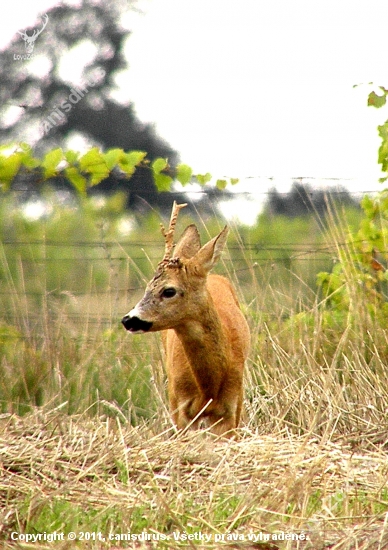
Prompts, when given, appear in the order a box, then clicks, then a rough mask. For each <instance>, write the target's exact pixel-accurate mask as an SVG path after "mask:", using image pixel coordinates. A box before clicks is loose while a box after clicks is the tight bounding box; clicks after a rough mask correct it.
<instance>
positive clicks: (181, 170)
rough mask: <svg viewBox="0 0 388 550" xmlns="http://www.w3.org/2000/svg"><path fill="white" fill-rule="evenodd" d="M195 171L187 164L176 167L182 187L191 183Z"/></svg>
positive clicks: (177, 176)
mask: <svg viewBox="0 0 388 550" xmlns="http://www.w3.org/2000/svg"><path fill="white" fill-rule="evenodd" d="M192 175H193V171H192V169H191V168H190V166H188V165H187V164H178V166H177V167H176V179H177V180H178V181H179V183H181V184H182V185H186V184H188V183H190V181H191V176H192Z"/></svg>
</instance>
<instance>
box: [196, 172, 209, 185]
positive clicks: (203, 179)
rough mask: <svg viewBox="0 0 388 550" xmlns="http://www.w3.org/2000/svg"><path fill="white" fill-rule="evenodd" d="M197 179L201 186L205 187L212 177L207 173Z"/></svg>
mask: <svg viewBox="0 0 388 550" xmlns="http://www.w3.org/2000/svg"><path fill="white" fill-rule="evenodd" d="M195 178H196V180H197V182H198V183H199V184H200V185H205V184H206V183H207V182H208V181H210V180H211V179H212V175H211V174H209V172H207V173H206V174H203V175H201V174H197V175H196V176H195Z"/></svg>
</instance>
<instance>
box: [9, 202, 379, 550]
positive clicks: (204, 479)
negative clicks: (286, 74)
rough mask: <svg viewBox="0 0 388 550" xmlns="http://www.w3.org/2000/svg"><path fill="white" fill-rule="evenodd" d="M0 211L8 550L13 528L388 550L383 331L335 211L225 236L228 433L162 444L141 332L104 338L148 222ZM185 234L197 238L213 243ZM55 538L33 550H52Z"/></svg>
mask: <svg viewBox="0 0 388 550" xmlns="http://www.w3.org/2000/svg"><path fill="white" fill-rule="evenodd" d="M9 200H11V199H9ZM11 207H12V208H11ZM3 208H4V209H5V210H8V211H9V212H11V210H12V214H11V215H8V217H7V216H3V215H2V216H0V220H1V221H0V231H1V235H2V248H1V256H0V283H1V289H0V307H1V311H2V320H1V323H0V407H1V412H2V415H1V416H0V425H1V429H2V432H3V436H4V441H6V443H5V444H4V445H3V447H0V452H1V453H2V455H1V456H2V465H3V468H4V472H6V476H8V477H6V478H5V480H6V481H4V482H3V481H1V479H2V478H1V477H0V499H2V500H1V506H2V509H3V512H4V513H3V516H2V519H1V521H0V537H3V539H4V541H6V542H5V543H4V544H6V547H8V548H13V547H20V548H22V547H23V548H24V547H25V548H27V547H28V545H25V546H23V545H19V546H17V545H16V543H15V544H13V543H12V542H10V533H11V532H12V531H13V530H16V531H22V530H24V531H27V530H30V531H32V532H40V533H42V532H44V531H46V532H47V533H49V532H53V531H55V530H62V531H66V532H68V531H70V530H78V531H95V532H97V531H103V532H104V533H109V532H111V533H119V532H133V533H135V532H142V531H143V530H145V531H147V532H154V533H163V534H166V535H168V536H169V537H170V539H169V540H168V542H163V541H162V542H160V541H159V542H158V543H155V544H154V543H149V544H143V545H141V544H140V543H139V544H138V546H133V544H132V543H128V542H125V541H124V542H123V541H120V543H118V542H117V543H115V547H116V548H124V547H125V548H126V547H139V548H140V547H142V548H150V547H151V548H152V547H154V548H156V547H158V548H159V547H161V548H162V547H166V548H181V547H182V548H183V547H195V544H194V543H190V544H189V543H188V541H187V539H185V540H183V539H182V540H180V541H175V539H174V540H172V539H171V536H172V533H173V532H175V531H179V532H182V533H183V532H186V533H195V532H199V531H202V532H206V533H210V534H211V535H212V537H213V538H212V539H211V541H210V542H209V543H208V546H207V547H208V548H218V547H219V546H220V543H217V544H216V541H215V534H218V535H221V534H225V535H226V534H228V533H235V534H236V533H237V534H241V535H242V536H246V535H247V533H252V532H254V533H258V532H271V533H276V532H280V531H288V532H295V533H300V532H301V531H305V532H308V533H309V536H310V541H303V540H302V541H299V542H298V543H293V542H290V541H289V542H283V543H281V544H280V543H276V544H275V543H273V544H272V543H271V544H272V546H271V545H270V544H269V543H268V544H266V545H265V544H264V543H263V545H262V546H261V548H264V549H265V550H268V549H270V548H271V550H273V549H274V548H290V549H291V548H314V549H320V548H322V549H323V548H326V547H327V546H328V545H331V546H329V547H332V548H337V549H341V550H348V549H349V550H350V549H355V548H363V549H365V550H366V549H367V548H376V549H377V548H380V549H383V548H386V547H387V546H386V545H387V544H388V542H387V541H388V538H387V534H386V530H385V525H386V523H385V519H384V518H385V514H386V513H387V512H388V497H387V491H386V478H387V472H388V460H387V458H386V446H387V433H388V431H387V428H388V426H387V403H388V395H387V392H388V374H387V369H386V364H387V349H388V346H387V344H388V328H387V324H386V322H385V319H384V316H383V315H380V314H379V308H380V309H381V310H383V309H384V308H383V306H384V304H383V301H382V298H381V296H379V297H378V298H376V302H375V303H374V304H372V305H373V307H371V299H372V298H371V296H372V294H373V293H371V292H370V291H371V290H373V289H370V288H367V287H366V286H365V280H366V279H365V278H364V279H362V278H361V279H360V277H359V274H358V267H357V266H356V265H355V263H354V258H355V251H354V242H353V241H352V239H350V238H349V230H350V228H349V226H348V222H347V221H346V220H347V218H346V216H342V215H341V216H337V215H336V214H335V212H334V213H333V214H332V215H331V216H330V217H328V218H327V219H326V220H324V223H320V222H319V223H318V222H317V220H315V219H314V218H313V217H310V218H308V219H307V218H306V219H303V220H294V221H293V224H294V225H293V226H287V225H286V224H285V221H284V219H280V220H276V219H275V220H273V221H272V224H273V225H272V227H271V226H268V220H267V221H266V223H267V225H266V226H263V225H262V224H260V223H259V224H258V225H257V226H256V227H253V228H250V229H249V228H245V227H232V228H231V235H230V238H229V241H228V242H229V250H228V253H227V254H225V257H224V260H223V262H222V263H221V264H220V265H219V266H218V267H217V270H218V272H220V273H223V274H226V275H228V276H229V277H230V278H231V279H232V280H233V281H234V283H235V285H236V286H237V290H238V294H239V298H240V301H241V306H242V309H243V311H244V313H245V315H246V316H247V319H248V322H249V324H250V328H251V334H252V349H251V354H250V358H249V361H248V364H247V369H246V375H245V416H244V421H243V423H242V427H241V439H240V440H239V441H236V442H232V443H229V444H225V443H223V442H217V441H214V440H213V439H212V437H211V436H210V435H209V434H206V433H196V434H186V435H184V436H182V435H181V434H176V432H175V430H174V428H173V426H172V423H171V419H170V415H169V413H168V407H167V396H166V379H165V374H164V356H163V351H162V347H161V344H160V339H159V336H158V335H157V334H156V335H153V334H150V335H143V336H141V337H133V336H130V335H128V334H127V333H126V332H125V331H124V329H123V328H122V327H121V325H120V318H121V316H122V315H123V314H124V313H126V312H127V311H128V309H129V308H130V306H131V305H133V304H134V303H135V302H136V301H137V299H138V298H139V297H140V296H141V294H142V292H143V288H144V286H145V283H146V281H147V280H148V279H149V277H150V276H151V274H152V272H153V269H154V267H155V265H156V263H157V261H158V260H159V259H160V257H161V255H162V244H163V243H162V238H161V235H160V233H159V229H158V224H159V221H160V220H159V219H158V217H157V216H156V215H153V216H150V217H149V218H148V219H147V220H146V222H145V223H143V224H140V223H139V222H137V221H136V220H134V219H129V218H128V217H127V216H126V215H124V214H122V213H121V214H117V212H115V208H116V206H114V205H113V206H112V205H111V206H109V204H108V206H107V205H106V204H104V205H103V206H98V205H96V204H93V203H86V204H84V205H83V207H82V208H79V207H75V205H72V204H71V205H67V206H66V205H65V206H63V205H60V204H55V203H54V202H53V204H52V211H51V214H50V215H48V216H47V218H46V219H39V220H35V221H33V220H30V221H29V220H28V219H26V218H25V216H24V215H23V214H22V212H21V210H20V209H17V208H15V205H12V204H11V203H8V204H7V203H6V202H4V204H3ZM119 210H120V209H119ZM3 212H4V211H3ZM352 216H353V214H352ZM5 220H6V221H5ZM186 222H192V219H189V218H188V217H187V216H186V217H185V216H182V219H181V220H180V222H179V223H180V226H181V227H180V229H182V228H183V227H184V226H185V224H186ZM198 225H199V227H200V231H201V233H202V234H203V240H205V239H206V238H207V236H208V235H209V234H210V235H214V234H216V232H217V231H218V230H219V222H218V221H212V220H206V221H201V219H199V221H198ZM129 226H131V227H132V232H131V233H130V234H129V235H126V234H123V227H129ZM287 227H288V229H287ZM178 231H179V229H178ZM285 231H287V237H285ZM275 235H278V237H275ZM286 238H287V241H285V240H283V241H282V240H281V239H286ZM267 241H269V242H267ZM285 243H286V244H285ZM339 260H341V261H342V263H343V265H344V268H343V270H342V271H341V284H340V285H339V286H338V288H336V289H334V290H333V289H332V288H331V289H329V287H326V288H325V287H322V288H321V290H319V289H318V288H317V287H316V285H315V283H314V281H315V280H316V276H317V273H318V272H319V271H325V270H326V271H328V272H330V271H332V268H333V266H334V269H335V265H336V264H335V262H336V261H339ZM339 294H340V295H341V296H342V298H341V300H342V301H341V302H340V305H341V307H339V306H338V302H336V301H335V297H336V296H338V295H339ZM42 453H43V454H42ZM39 484H40V485H39ZM42 484H43V485H42ZM39 487H40V488H39ZM245 542H246V543H248V540H247V539H245ZM45 544H46V543H45ZM53 544H54V543H53ZM53 544H51V543H49V542H48V543H47V544H46V546H43V545H42V546H41V547H42V548H43V547H45V548H46V547H47V548H53V547H54V546H55V547H56V548H66V544H63V545H62V544H59V543H55V545H54V546H53ZM131 544H132V545H131ZM222 544H223V547H225V548H232V547H235V546H233V544H234V543H233V542H230V541H229V542H228V540H226V539H225V540H224V541H222ZM228 544H229V546H228ZM163 545H164V546H163ZM80 547H81V548H95V549H97V548H98V549H99V548H108V547H113V542H112V544H111V545H110V546H109V545H108V544H107V543H106V544H105V543H104V544H103V543H101V542H99V541H96V540H94V541H93V540H89V541H83V542H82V544H81V543H80ZM203 547H205V546H203ZM251 547H253V546H251Z"/></svg>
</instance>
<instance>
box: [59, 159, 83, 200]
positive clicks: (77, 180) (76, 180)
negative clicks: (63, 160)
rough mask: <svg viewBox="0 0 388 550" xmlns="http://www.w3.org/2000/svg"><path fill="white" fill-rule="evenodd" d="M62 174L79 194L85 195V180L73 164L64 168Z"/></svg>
mask: <svg viewBox="0 0 388 550" xmlns="http://www.w3.org/2000/svg"><path fill="white" fill-rule="evenodd" d="M64 174H65V176H66V178H67V179H68V180H69V181H70V182H71V183H72V184H73V187H74V188H75V189H76V190H77V191H78V192H79V193H81V195H86V187H87V181H86V179H85V178H84V176H83V175H82V174H80V172H79V170H78V169H77V168H76V167H75V166H70V167H69V168H65V170H64Z"/></svg>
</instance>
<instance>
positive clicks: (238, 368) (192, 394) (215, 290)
mask: <svg viewBox="0 0 388 550" xmlns="http://www.w3.org/2000/svg"><path fill="white" fill-rule="evenodd" d="M227 231H228V230H227V228H226V227H225V228H224V229H223V231H221V233H220V234H219V235H218V236H217V237H215V238H214V239H212V240H211V241H209V242H208V243H207V244H206V245H204V246H203V247H202V248H201V245H200V241H199V234H198V231H197V229H196V227H195V226H194V225H190V226H189V227H187V228H186V231H185V232H184V234H183V235H182V237H181V239H180V240H179V241H178V243H177V245H176V248H175V252H174V255H173V257H172V258H170V259H167V260H166V258H165V259H164V260H163V262H161V264H159V267H158V270H157V272H156V274H155V276H154V278H153V279H152V281H150V283H149V284H148V285H147V288H146V292H145V294H144V297H143V298H142V300H141V301H140V302H139V303H138V304H137V306H136V307H135V308H134V309H133V310H132V311H131V312H130V313H129V314H128V315H127V316H125V317H124V319H123V323H124V325H125V326H126V328H128V330H132V325H131V323H132V322H133V319H135V325H133V326H134V327H136V329H133V330H132V332H141V331H142V326H143V325H138V324H136V323H145V324H144V327H145V328H144V330H147V331H148V330H149V331H157V330H162V331H163V343H164V347H165V350H166V367H167V376H168V390H169V400H170V409H171V413H172V417H173V420H174V423H175V424H176V426H177V427H178V428H179V429H184V428H186V427H187V426H188V425H189V424H190V423H192V425H193V427H199V426H200V425H201V424H203V423H205V424H207V425H209V426H211V430H212V431H213V432H214V433H216V434H218V435H225V436H227V437H230V436H231V435H233V430H234V429H235V428H237V426H238V424H239V420H240V415H241V409H242V401H243V370H244V363H245V360H246V358H247V355H248V350H249V344H250V335H249V328H248V325H247V322H246V320H245V318H244V316H243V314H242V312H241V310H240V307H239V304H238V300H237V296H236V293H235V290H234V288H233V286H232V284H231V283H230V281H229V280H228V279H226V278H225V277H221V276H220V275H208V273H209V271H210V270H211V268H212V267H213V265H214V264H215V263H216V262H217V260H218V259H219V257H220V255H221V252H222V249H223V247H224V245H225V243H226V237H227ZM166 289H169V290H170V289H174V291H175V295H174V296H172V297H171V296H169V297H166V296H165V295H164V292H165V290H166ZM138 327H139V328H138ZM201 411H202V413H201Z"/></svg>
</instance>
